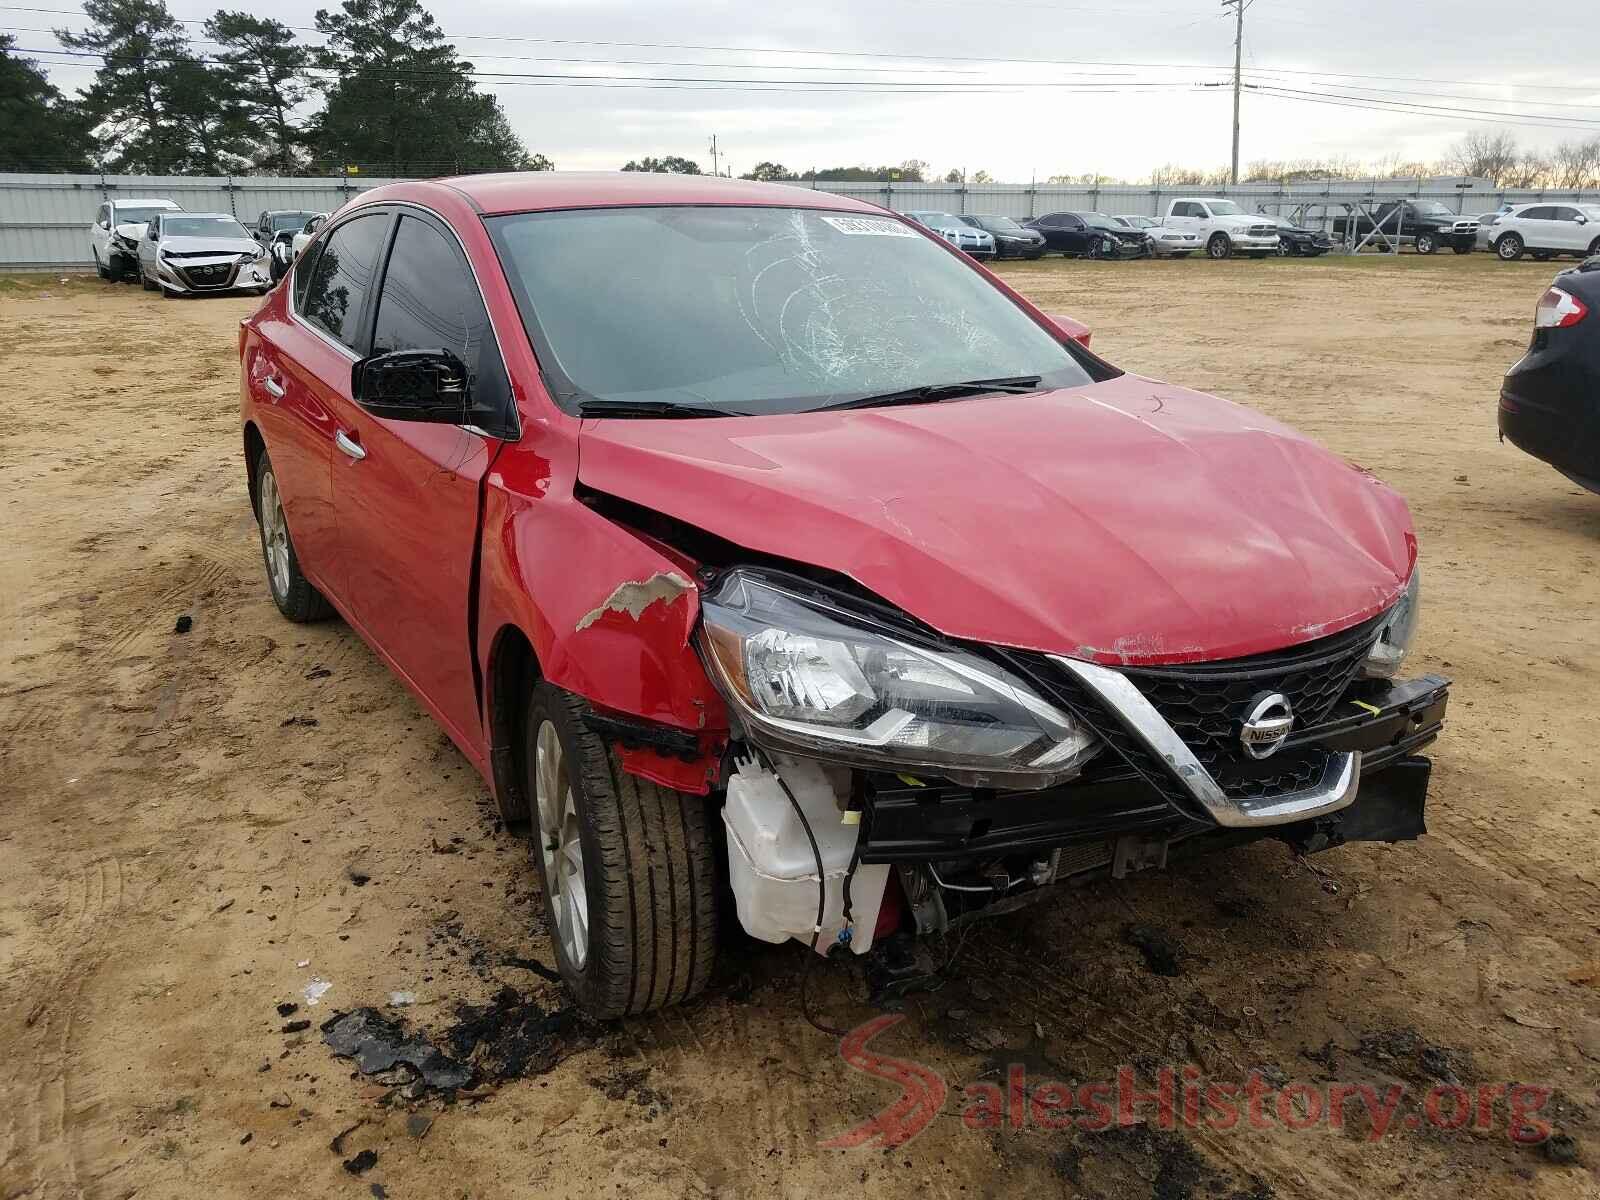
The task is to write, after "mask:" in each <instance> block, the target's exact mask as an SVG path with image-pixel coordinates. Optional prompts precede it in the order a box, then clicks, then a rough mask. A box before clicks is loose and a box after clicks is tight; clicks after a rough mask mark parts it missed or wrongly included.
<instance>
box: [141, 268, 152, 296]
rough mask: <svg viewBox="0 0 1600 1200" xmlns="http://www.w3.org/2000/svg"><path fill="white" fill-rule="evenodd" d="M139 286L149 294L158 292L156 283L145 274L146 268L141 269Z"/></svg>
mask: <svg viewBox="0 0 1600 1200" xmlns="http://www.w3.org/2000/svg"><path fill="white" fill-rule="evenodd" d="M139 286H140V287H142V288H143V289H144V290H145V291H147V292H153V291H155V290H156V282H155V280H153V279H151V278H150V276H148V275H146V274H145V273H144V268H143V267H141V268H139Z"/></svg>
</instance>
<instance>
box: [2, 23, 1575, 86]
mask: <svg viewBox="0 0 1600 1200" xmlns="http://www.w3.org/2000/svg"><path fill="white" fill-rule="evenodd" d="M0 11H5V12H33V13H45V14H49V15H55V16H66V17H77V18H79V19H80V20H81V19H83V17H84V16H85V14H84V13H83V12H82V11H80V10H77V9H63V8H37V7H32V6H27V5H12V4H0ZM1096 11H1101V12H1106V11H1113V10H1108V9H1100V10H1096ZM176 19H177V20H178V22H179V24H183V25H204V24H205V22H204V21H203V20H200V19H196V18H176ZM285 28H288V29H290V30H292V31H294V32H296V33H314V34H317V35H318V36H323V34H322V31H321V30H319V29H317V28H316V27H315V26H309V25H288V26H285ZM441 33H442V34H443V36H444V39H445V40H446V41H450V42H459V41H488V42H519V43H522V42H525V43H536V44H542V45H564V46H600V47H606V48H613V49H617V48H620V49H635V50H637V49H645V50H692V51H695V52H699V53H708V54H712V53H715V54H781V55H787V56H791V57H794V56H801V55H805V56H813V57H817V56H821V57H829V58H872V59H889V60H896V61H902V62H939V63H951V62H966V63H990V64H995V65H1012V64H1017V63H1024V64H1031V65H1035V66H1059V67H1137V68H1140V69H1146V70H1182V71H1193V70H1202V71H1212V70H1217V69H1219V67H1221V66H1222V64H1219V63H1194V62H1189V63H1166V62H1122V61H1113V60H1100V59H1052V58H1006V57H993V56H983V55H956V54H911V53H888V52H884V51H869V50H810V49H807V50H797V49H786V48H783V47H777V46H709V45H700V44H694V43H686V42H624V41H598V40H594V39H586V38H548V37H533V36H526V35H514V34H488V33H450V32H448V31H441ZM483 57H486V58H487V57H490V56H488V55H484V56H483ZM695 65H704V66H707V67H710V66H715V65H719V64H713V63H705V64H695ZM775 66H776V64H769V65H766V66H764V69H771V68H772V67H775ZM802 69H803V68H802ZM816 69H818V70H821V69H823V68H820V67H819V68H816ZM840 69H841V70H842V69H844V68H840ZM1251 70H1253V71H1270V72H1272V73H1274V74H1287V75H1305V76H1312V77H1317V78H1327V79H1376V80H1393V81H1395V82H1401V83H1444V84H1454V85H1457V86H1463V87H1490V88H1501V87H1513V88H1520V89H1524V90H1530V91H1571V90H1572V89H1573V88H1600V83H1596V82H1594V81H1588V82H1582V83H1508V82H1505V81H1488V80H1472V79H1439V78H1435V77H1428V76H1417V75H1373V74H1355V73H1352V72H1348V71H1314V70H1309V69H1304V68H1295V67H1253V68H1251Z"/></svg>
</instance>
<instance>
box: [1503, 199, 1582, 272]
mask: <svg viewBox="0 0 1600 1200" xmlns="http://www.w3.org/2000/svg"><path fill="white" fill-rule="evenodd" d="M1488 242H1489V248H1490V249H1492V250H1493V251H1494V252H1495V254H1497V255H1499V257H1500V258H1501V259H1502V260H1504V261H1506V262H1514V261H1516V260H1517V259H1519V258H1521V257H1522V256H1523V255H1524V254H1531V255H1532V256H1533V257H1534V258H1535V259H1536V260H1537V261H1539V262H1547V261H1549V260H1550V259H1552V258H1555V257H1558V256H1559V255H1562V254H1573V255H1576V256H1577V257H1579V258H1587V257H1589V256H1590V255H1595V254H1600V204H1523V205H1519V206H1518V207H1516V208H1514V209H1512V210H1511V211H1510V212H1508V213H1503V214H1501V215H1500V216H1499V217H1497V218H1496V219H1495V223H1494V225H1493V226H1492V227H1491V229H1490V231H1489V235H1488Z"/></svg>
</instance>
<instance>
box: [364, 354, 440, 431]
mask: <svg viewBox="0 0 1600 1200" xmlns="http://www.w3.org/2000/svg"><path fill="white" fill-rule="evenodd" d="M350 394H351V395H352V396H354V397H355V399H356V403H358V404H360V405H361V406H362V407H363V408H365V409H366V410H367V411H368V412H370V413H372V415H373V416H375V417H384V418H387V419H388V420H391V421H428V422H433V423H435V424H440V425H459V424H461V423H462V422H463V421H465V420H466V415H467V397H468V386H467V364H466V363H464V362H462V361H461V360H460V359H459V358H457V357H456V356H455V355H454V354H452V353H451V352H450V351H449V350H444V349H439V350H388V351H384V352H382V353H379V354H373V355H369V356H368V357H366V358H363V359H362V360H361V361H360V362H358V363H356V364H355V365H354V366H353V367H351V368H350Z"/></svg>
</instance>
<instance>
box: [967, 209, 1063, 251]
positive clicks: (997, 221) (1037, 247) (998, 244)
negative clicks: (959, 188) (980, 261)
mask: <svg viewBox="0 0 1600 1200" xmlns="http://www.w3.org/2000/svg"><path fill="white" fill-rule="evenodd" d="M961 219H962V221H964V222H966V223H967V224H968V225H971V226H972V227H973V228H974V229H984V230H987V231H988V232H989V233H992V234H994V256H995V257H996V258H1043V257H1044V251H1045V240H1044V234H1042V233H1040V232H1039V231H1038V230H1037V229H1025V228H1024V227H1023V226H1021V225H1019V224H1017V223H1016V222H1015V221H1013V220H1012V219H1011V218H1010V217H991V216H989V215H988V214H986V213H962V214H961Z"/></svg>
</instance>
